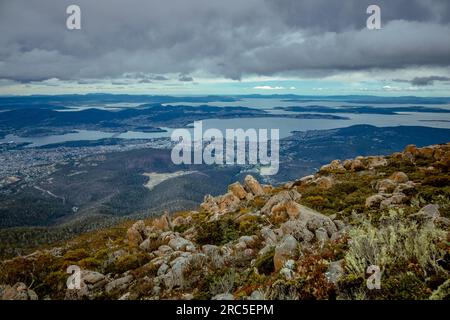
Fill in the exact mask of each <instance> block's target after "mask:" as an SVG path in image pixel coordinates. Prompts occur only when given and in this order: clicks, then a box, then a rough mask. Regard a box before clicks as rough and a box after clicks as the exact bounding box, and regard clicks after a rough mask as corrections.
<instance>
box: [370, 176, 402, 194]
mask: <svg viewBox="0 0 450 320" xmlns="http://www.w3.org/2000/svg"><path fill="white" fill-rule="evenodd" d="M395 187H397V183H396V182H395V181H394V180H391V179H383V180H380V181H378V182H377V184H376V186H375V189H376V190H377V191H378V192H379V193H391V192H392V191H394V189H395Z"/></svg>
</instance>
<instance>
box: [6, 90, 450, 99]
mask: <svg viewBox="0 0 450 320" xmlns="http://www.w3.org/2000/svg"><path fill="white" fill-rule="evenodd" d="M89 95H111V96H148V97H244V98H253V97H255V98H256V97H260V96H261V97H273V98H276V97H287V96H291V97H302V98H305V97H306V98H307V97H320V98H322V97H323V98H339V97H375V98H420V99H422V98H424V99H427V98H430V99H450V95H448V96H445V95H441V96H430V95H407V94H405V95H380V94H298V93H272V94H268V93H267V94H264V93H253V94H250V93H249V94H245V93H235V94H233V93H225V94H221V93H217V94H215V93H173V94H164V93H119V92H103V91H102V92H84V93H54V94H47V93H43V94H38V93H36V94H26V93H25V94H0V98H10V97H54V96H89Z"/></svg>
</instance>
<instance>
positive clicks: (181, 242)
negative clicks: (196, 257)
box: [168, 236, 195, 251]
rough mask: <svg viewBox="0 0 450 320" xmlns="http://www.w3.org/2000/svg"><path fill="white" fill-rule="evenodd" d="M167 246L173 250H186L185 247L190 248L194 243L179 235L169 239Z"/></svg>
mask: <svg viewBox="0 0 450 320" xmlns="http://www.w3.org/2000/svg"><path fill="white" fill-rule="evenodd" d="M168 246H169V247H171V248H172V249H173V250H175V251H187V250H186V249H192V247H194V248H195V246H194V244H193V243H192V242H191V241H189V240H186V239H184V238H183V237H180V236H178V237H176V238H173V239H171V240H170V241H169V243H168ZM188 251H190V250H188Z"/></svg>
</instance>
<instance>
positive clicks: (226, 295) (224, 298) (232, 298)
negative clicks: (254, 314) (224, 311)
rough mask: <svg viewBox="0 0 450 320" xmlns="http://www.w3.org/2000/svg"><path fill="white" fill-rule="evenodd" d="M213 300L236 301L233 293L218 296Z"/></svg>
mask: <svg viewBox="0 0 450 320" xmlns="http://www.w3.org/2000/svg"><path fill="white" fill-rule="evenodd" d="M211 300H234V297H233V295H232V294H231V293H221V294H216V295H215V296H214V297H212V298H211Z"/></svg>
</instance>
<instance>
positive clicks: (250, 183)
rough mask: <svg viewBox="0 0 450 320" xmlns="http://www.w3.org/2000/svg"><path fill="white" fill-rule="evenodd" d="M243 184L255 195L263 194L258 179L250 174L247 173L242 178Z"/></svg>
mask: <svg viewBox="0 0 450 320" xmlns="http://www.w3.org/2000/svg"><path fill="white" fill-rule="evenodd" d="M244 186H245V189H246V190H247V191H248V192H251V193H252V194H253V195H255V196H263V195H265V192H264V189H263V188H262V187H261V185H260V184H259V182H258V180H256V179H255V178H253V177H252V176H251V175H247V176H246V177H245V179H244Z"/></svg>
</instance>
